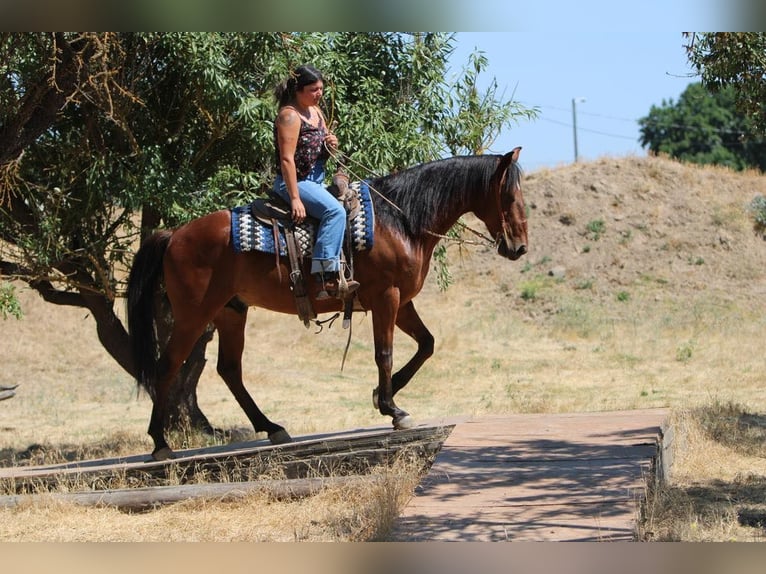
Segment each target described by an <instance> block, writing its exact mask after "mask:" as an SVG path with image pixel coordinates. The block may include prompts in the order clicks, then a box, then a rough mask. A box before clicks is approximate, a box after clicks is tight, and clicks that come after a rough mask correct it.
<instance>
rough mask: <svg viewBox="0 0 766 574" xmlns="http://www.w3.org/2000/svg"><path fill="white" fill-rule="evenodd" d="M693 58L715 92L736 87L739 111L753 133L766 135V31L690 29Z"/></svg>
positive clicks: (703, 80) (691, 61)
mask: <svg viewBox="0 0 766 574" xmlns="http://www.w3.org/2000/svg"><path fill="white" fill-rule="evenodd" d="M686 36H687V37H688V39H689V45H688V56H689V62H690V63H691V64H692V65H693V66H694V67H695V68H696V70H697V72H698V73H699V75H700V78H701V80H702V85H703V86H704V87H705V88H707V89H708V90H709V91H711V92H718V91H720V90H723V89H724V88H726V87H731V88H732V89H733V91H734V100H735V102H736V106H737V109H738V110H739V112H740V113H741V114H742V115H743V116H745V117H747V118H748V120H749V121H750V122H751V125H752V129H753V134H754V135H755V136H758V137H761V138H763V137H764V136H766V80H764V78H766V33H763V32H736V33H734V32H726V33H704V34H701V33H694V34H692V33H688V34H686Z"/></svg>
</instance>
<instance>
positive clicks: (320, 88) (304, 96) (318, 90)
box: [296, 80, 324, 106]
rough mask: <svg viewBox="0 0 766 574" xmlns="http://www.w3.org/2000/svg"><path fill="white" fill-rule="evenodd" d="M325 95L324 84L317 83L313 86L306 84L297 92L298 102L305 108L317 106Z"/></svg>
mask: <svg viewBox="0 0 766 574" xmlns="http://www.w3.org/2000/svg"><path fill="white" fill-rule="evenodd" d="M323 93H324V82H323V81H322V80H319V81H316V82H314V83H313V84H306V85H305V86H303V87H302V88H301V89H300V90H298V91H297V92H296V96H297V98H298V102H299V103H300V104H302V105H304V106H317V105H319V100H321V99H322V94H323Z"/></svg>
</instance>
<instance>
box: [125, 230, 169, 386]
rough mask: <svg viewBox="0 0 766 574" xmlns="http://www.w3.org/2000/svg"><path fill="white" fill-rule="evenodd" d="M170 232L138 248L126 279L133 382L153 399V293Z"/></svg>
mask: <svg viewBox="0 0 766 574" xmlns="http://www.w3.org/2000/svg"><path fill="white" fill-rule="evenodd" d="M171 235H172V232H170V231H158V232H157V233H155V234H154V235H152V236H151V237H149V238H148V239H146V241H144V243H143V244H142V245H141V248H140V249H139V250H138V252H137V253H136V256H135V258H134V259H133V266H132V267H131V270H130V276H129V277H128V293H127V318H128V333H129V335H130V345H131V351H132V355H133V366H134V369H135V377H136V381H137V382H138V384H139V385H140V386H142V387H143V388H144V389H146V391H147V392H148V393H149V395H150V396H154V388H153V383H154V381H155V378H156V375H157V363H158V355H159V352H158V342H157V335H156V331H155V329H154V302H155V293H156V291H157V287H158V285H159V281H160V279H161V278H162V260H163V258H164V256H165V251H166V250H167V247H168V242H169V240H170V236H171Z"/></svg>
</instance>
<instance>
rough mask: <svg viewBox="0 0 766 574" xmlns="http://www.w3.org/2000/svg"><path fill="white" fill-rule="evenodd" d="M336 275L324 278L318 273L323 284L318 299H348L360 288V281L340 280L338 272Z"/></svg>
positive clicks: (317, 276) (319, 280)
mask: <svg viewBox="0 0 766 574" xmlns="http://www.w3.org/2000/svg"><path fill="white" fill-rule="evenodd" d="M333 275H334V277H328V278H326V279H324V280H322V278H321V275H319V274H317V275H316V278H317V281H318V282H319V283H320V284H321V287H320V289H319V293H317V301H324V300H325V299H332V298H337V299H341V300H344V299H347V298H348V297H349V296H351V295H352V294H353V293H354V292H356V290H357V289H359V281H354V280H346V279H345V277H344V278H343V280H338V275H337V273H335V274H333Z"/></svg>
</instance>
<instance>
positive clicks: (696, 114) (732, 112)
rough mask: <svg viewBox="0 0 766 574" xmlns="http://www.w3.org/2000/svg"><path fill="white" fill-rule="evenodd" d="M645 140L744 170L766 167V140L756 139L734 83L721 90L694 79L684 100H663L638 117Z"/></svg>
mask: <svg viewBox="0 0 766 574" xmlns="http://www.w3.org/2000/svg"><path fill="white" fill-rule="evenodd" d="M638 124H639V126H641V129H640V132H641V138H640V142H641V145H642V146H643V147H647V146H648V148H649V150H650V151H651V152H653V153H664V154H667V155H669V156H670V157H674V158H677V159H680V160H683V161H688V162H692V163H698V164H717V165H724V166H728V167H731V168H732V169H737V170H742V169H747V168H759V169H761V170H762V171H763V170H766V153H765V152H766V145H764V143H763V142H762V141H760V140H758V141H754V140H753V139H751V138H749V137H748V135H749V134H752V133H753V128H752V123H751V122H750V121H749V120H748V118H746V117H744V116H743V115H742V114H740V113H738V111H737V109H736V104H735V94H734V89H733V88H732V87H731V86H728V87H726V88H723V89H721V90H719V91H717V92H715V93H712V94H711V93H710V92H708V91H707V90H706V89H705V88H704V87H703V86H702V85H701V84H699V83H693V84H690V85H689V86H688V87H687V88H686V90H684V92H683V93H682V94H681V96H680V97H679V99H678V102H674V101H673V100H672V99H671V100H668V101H665V100H663V102H662V105H661V106H660V107H657V106H652V108H651V110H650V111H649V115H647V116H646V117H643V118H641V119H639V120H638Z"/></svg>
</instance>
